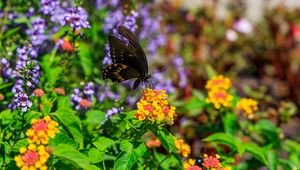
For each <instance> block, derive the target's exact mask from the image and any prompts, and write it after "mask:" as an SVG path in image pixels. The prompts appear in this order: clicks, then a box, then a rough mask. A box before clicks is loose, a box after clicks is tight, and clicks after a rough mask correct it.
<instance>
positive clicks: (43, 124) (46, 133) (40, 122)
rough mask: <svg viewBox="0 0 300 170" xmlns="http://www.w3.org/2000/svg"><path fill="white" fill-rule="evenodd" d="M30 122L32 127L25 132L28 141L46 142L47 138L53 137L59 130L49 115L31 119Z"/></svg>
mask: <svg viewBox="0 0 300 170" xmlns="http://www.w3.org/2000/svg"><path fill="white" fill-rule="evenodd" d="M31 124H32V127H31V128H30V129H28V130H27V132H26V135H27V136H28V140H29V142H30V143H36V144H38V145H39V144H41V143H42V144H48V141H49V138H54V137H55V134H56V133H58V132H59V130H58V129H57V126H58V123H57V122H56V121H53V120H52V119H51V118H50V116H46V117H44V118H43V119H33V120H32V121H31Z"/></svg>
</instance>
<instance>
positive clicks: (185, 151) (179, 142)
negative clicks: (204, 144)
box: [174, 137, 191, 157]
mask: <svg viewBox="0 0 300 170" xmlns="http://www.w3.org/2000/svg"><path fill="white" fill-rule="evenodd" d="M174 141H175V147H176V149H177V152H178V153H179V154H180V155H182V156H184V157H188V155H189V154H190V153H191V147H190V146H189V145H188V144H186V143H185V142H184V141H183V139H177V138H176V137H174Z"/></svg>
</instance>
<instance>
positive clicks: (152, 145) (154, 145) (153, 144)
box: [146, 139, 161, 148]
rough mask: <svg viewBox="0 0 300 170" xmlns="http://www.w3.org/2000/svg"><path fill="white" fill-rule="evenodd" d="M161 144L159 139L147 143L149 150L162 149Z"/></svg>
mask: <svg viewBox="0 0 300 170" xmlns="http://www.w3.org/2000/svg"><path fill="white" fill-rule="evenodd" d="M160 145H161V142H160V141H159V140H158V139H154V140H150V141H148V142H147V143H146V146H147V148H157V147H160Z"/></svg>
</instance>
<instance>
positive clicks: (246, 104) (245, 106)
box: [237, 98, 258, 119]
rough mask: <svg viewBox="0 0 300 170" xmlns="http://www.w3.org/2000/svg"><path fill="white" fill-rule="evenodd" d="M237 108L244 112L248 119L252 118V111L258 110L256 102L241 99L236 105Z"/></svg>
mask: <svg viewBox="0 0 300 170" xmlns="http://www.w3.org/2000/svg"><path fill="white" fill-rule="evenodd" d="M237 108H238V109H239V110H241V111H244V112H245V114H246V115H247V117H248V118H249V119H253V118H254V111H256V110H257V109H258V107H257V101H256V100H253V99H247V98H242V99H241V100H240V101H239V102H238V104H237Z"/></svg>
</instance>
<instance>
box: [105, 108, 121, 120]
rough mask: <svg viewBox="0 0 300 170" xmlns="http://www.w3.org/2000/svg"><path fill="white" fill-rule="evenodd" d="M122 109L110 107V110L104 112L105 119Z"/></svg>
mask: <svg viewBox="0 0 300 170" xmlns="http://www.w3.org/2000/svg"><path fill="white" fill-rule="evenodd" d="M122 111H123V109H122V108H115V107H114V108H112V109H110V110H108V111H107V112H106V115H105V118H106V120H108V119H109V118H110V117H112V116H113V115H115V114H117V113H120V112H122Z"/></svg>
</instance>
